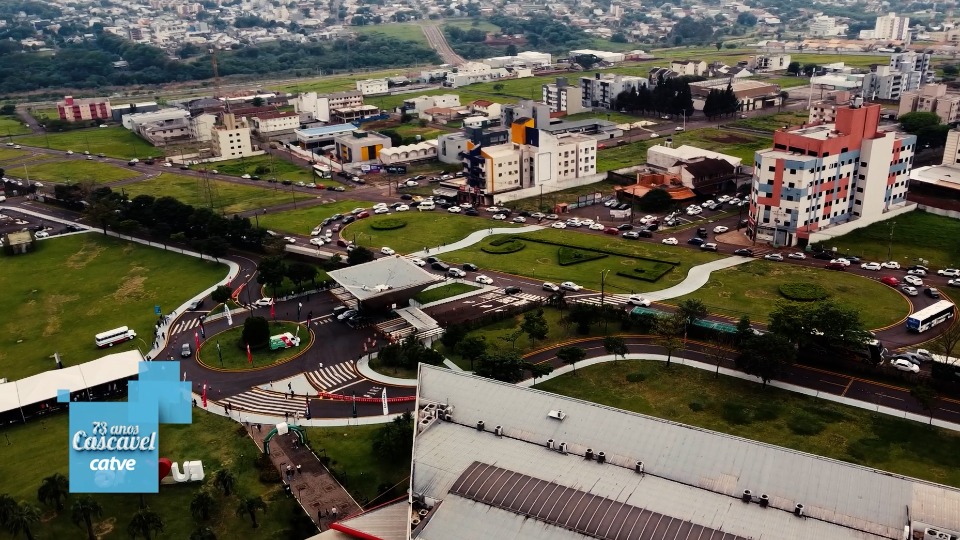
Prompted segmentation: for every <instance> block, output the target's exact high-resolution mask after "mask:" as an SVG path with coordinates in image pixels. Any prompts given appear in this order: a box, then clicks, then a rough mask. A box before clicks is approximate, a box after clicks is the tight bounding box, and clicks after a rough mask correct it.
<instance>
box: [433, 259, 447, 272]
mask: <svg viewBox="0 0 960 540" xmlns="http://www.w3.org/2000/svg"><path fill="white" fill-rule="evenodd" d="M430 268H433V269H434V270H439V271H441V272H446V271H448V270H450V265H449V264H447V263H444V262H440V261H437V262H435V263H433V264H431V265H430Z"/></svg>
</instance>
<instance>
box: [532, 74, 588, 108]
mask: <svg viewBox="0 0 960 540" xmlns="http://www.w3.org/2000/svg"><path fill="white" fill-rule="evenodd" d="M542 88H543V102H544V103H546V104H547V106H548V107H550V112H552V113H556V112H564V113H567V114H577V113H578V112H582V111H584V110H586V109H584V108H583V104H582V103H581V101H582V100H583V92H582V91H581V89H580V87H578V86H570V85H569V84H568V83H567V78H566V77H557V82H555V83H551V84H545V85H543V87H542Z"/></svg>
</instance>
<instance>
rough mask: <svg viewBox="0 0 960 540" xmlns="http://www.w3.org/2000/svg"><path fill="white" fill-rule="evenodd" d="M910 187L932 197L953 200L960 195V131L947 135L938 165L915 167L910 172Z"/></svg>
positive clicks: (952, 131) (953, 131)
mask: <svg viewBox="0 0 960 540" xmlns="http://www.w3.org/2000/svg"><path fill="white" fill-rule="evenodd" d="M910 181H911V186H912V187H915V188H916V187H920V188H921V189H923V190H924V191H925V192H929V193H930V194H932V195H939V196H943V197H947V198H950V199H954V198H956V197H957V195H960V131H957V130H956V129H954V130H951V131H950V132H949V133H948V134H947V144H946V145H945V146H944V149H943V159H942V160H941V162H940V165H929V166H926V167H917V168H916V169H913V170H912V171H910Z"/></svg>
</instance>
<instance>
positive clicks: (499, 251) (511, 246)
mask: <svg viewBox="0 0 960 540" xmlns="http://www.w3.org/2000/svg"><path fill="white" fill-rule="evenodd" d="M525 247H527V246H526V244H524V243H523V242H521V241H519V240H515V239H513V238H507V239H506V241H502V239H498V240H494V241H492V242H488V243H487V244H486V245H483V246H480V251H482V252H484V253H490V254H491V255H504V254H507V253H516V252H518V251H520V250H521V249H523V248H525Z"/></svg>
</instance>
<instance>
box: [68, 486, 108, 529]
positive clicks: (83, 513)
mask: <svg viewBox="0 0 960 540" xmlns="http://www.w3.org/2000/svg"><path fill="white" fill-rule="evenodd" d="M70 510H71V511H72V512H73V515H72V516H71V518H70V519H71V520H72V521H73V524H74V525H76V526H78V527H79V526H80V523H81V522H83V524H84V525H86V527H87V540H97V535H95V534H93V516H96V517H98V518H99V517H103V507H101V506H100V503H98V502H97V500H96V499H94V498H93V497H91V496H90V495H83V496H82V497H80V498H79V499H76V500H75V501H73V506H72V507H71V509H70Z"/></svg>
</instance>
